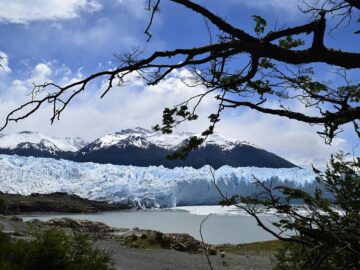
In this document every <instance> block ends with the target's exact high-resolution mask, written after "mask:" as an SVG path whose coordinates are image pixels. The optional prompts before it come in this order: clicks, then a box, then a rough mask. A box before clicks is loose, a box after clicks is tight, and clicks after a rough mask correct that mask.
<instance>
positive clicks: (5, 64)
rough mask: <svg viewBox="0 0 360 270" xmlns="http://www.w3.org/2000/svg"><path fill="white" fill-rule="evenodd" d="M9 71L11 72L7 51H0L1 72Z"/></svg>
mask: <svg viewBox="0 0 360 270" xmlns="http://www.w3.org/2000/svg"><path fill="white" fill-rule="evenodd" d="M9 72H11V69H10V67H9V58H8V56H7V54H6V53H4V52H1V51H0V74H1V73H9Z"/></svg>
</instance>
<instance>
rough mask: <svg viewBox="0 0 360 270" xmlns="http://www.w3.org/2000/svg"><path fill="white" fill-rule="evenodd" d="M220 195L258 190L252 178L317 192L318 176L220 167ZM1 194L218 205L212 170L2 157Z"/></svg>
mask: <svg viewBox="0 0 360 270" xmlns="http://www.w3.org/2000/svg"><path fill="white" fill-rule="evenodd" d="M214 174H215V181H216V184H217V186H218V188H220V190H221V191H222V192H223V193H224V194H227V196H229V197H231V196H232V195H235V194H237V195H243V196H246V195H250V194H253V193H254V192H256V191H258V190H257V189H256V185H254V184H253V180H254V176H255V177H256V178H258V179H261V180H263V181H272V183H273V186H275V185H276V184H278V183H281V184H283V185H288V186H293V187H298V188H302V189H304V190H307V191H311V190H314V187H315V186H314V185H316V181H314V179H315V175H314V173H313V172H312V171H311V170H310V171H309V170H305V169H300V168H287V169H284V168H282V169H271V168H256V167H243V168H233V167H230V166H222V167H221V168H219V169H217V170H215V172H214ZM0 191H1V192H5V193H15V194H22V195H29V194H31V193H52V192H66V193H69V194H76V195H78V196H80V197H83V198H88V199H92V200H105V201H108V202H122V203H127V202H130V203H132V204H133V205H134V206H135V207H154V206H162V207H173V206H181V205H183V206H184V205H212V204H218V203H219V200H220V194H219V192H218V190H217V189H216V187H215V185H214V182H213V178H212V175H211V172H210V168H209V166H204V167H202V168H200V169H194V168H191V167H185V168H174V169H169V168H165V167H163V166H160V167H155V166H150V167H135V166H120V165H112V164H97V163H91V162H86V163H78V162H72V161H67V160H55V159H51V158H34V157H19V156H10V155H0Z"/></svg>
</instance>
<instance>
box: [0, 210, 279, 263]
mask: <svg viewBox="0 0 360 270" xmlns="http://www.w3.org/2000/svg"><path fill="white" fill-rule="evenodd" d="M53 228H55V229H61V230H63V231H65V232H66V233H70V234H83V235H86V236H88V237H89V239H91V241H92V242H93V245H94V246H95V247H97V248H99V249H103V250H107V251H109V252H110V253H111V254H112V257H113V259H114V262H115V266H116V269H119V270H122V269H127V270H140V269H148V270H152V269H154V270H155V269H156V270H158V269H184V270H185V269H186V270H191V269H193V270H205V269H209V265H208V264H207V261H206V256H205V254H204V248H205V249H206V250H207V253H208V254H209V257H210V260H211V263H212V265H213V266H214V267H215V269H220V270H222V269H231V270H240V269H242V270H243V269H259V270H270V269H272V266H273V265H274V263H275V261H274V254H275V250H276V249H277V248H279V247H280V246H281V243H280V242H279V241H265V242H255V243H251V244H239V245H230V244H226V245H210V244H203V243H202V242H201V241H198V240H196V239H194V238H193V237H191V236H190V235H188V234H180V233H161V232H157V231H154V230H142V229H139V228H132V229H127V228H114V227H110V226H108V225H106V224H104V223H102V222H93V221H87V220H74V219H71V218H56V219H52V220H49V221H40V220H32V221H27V222H24V221H23V220H22V219H21V218H19V217H17V216H11V215H6V216H4V215H3V216H0V230H1V231H3V232H5V233H7V234H9V235H11V236H12V237H14V238H17V239H28V238H29V237H32V236H31V235H32V233H33V232H34V231H36V232H39V231H45V230H48V229H53Z"/></svg>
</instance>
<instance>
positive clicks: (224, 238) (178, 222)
mask: <svg viewBox="0 0 360 270" xmlns="http://www.w3.org/2000/svg"><path fill="white" fill-rule="evenodd" d="M207 215H210V217H209V218H208V219H207V220H206V222H205V223H204V225H203V228H202V233H203V236H204V241H205V242H206V243H211V244H223V243H231V244H239V243H250V242H258V241H266V240H273V239H274V237H273V236H272V235H271V234H270V233H268V232H266V231H264V230H263V229H261V228H260V227H259V226H257V224H256V221H255V220H254V218H253V217H251V216H248V215H246V213H244V212H243V211H241V210H239V209H237V208H235V207H228V208H222V207H221V206H188V207H176V208H169V209H161V210H160V209H155V210H129V211H115V212H102V213H95V214H40V215H29V216H23V218H24V220H29V219H35V218H36V219H40V220H49V219H52V218H60V217H70V218H73V219H86V220H91V221H101V222H104V223H105V224H107V225H109V226H113V227H118V228H134V227H138V228H141V229H152V230H158V231H161V232H164V233H188V234H190V235H192V236H193V237H195V238H196V239H199V240H200V239H201V237H200V233H199V229H200V223H201V221H202V220H203V219H204V218H206V217H207ZM260 218H261V220H262V221H263V222H265V223H266V224H268V225H269V222H270V221H271V220H274V217H273V216H272V215H271V214H266V215H265V214H264V215H261V216H260ZM270 226H271V225H270Z"/></svg>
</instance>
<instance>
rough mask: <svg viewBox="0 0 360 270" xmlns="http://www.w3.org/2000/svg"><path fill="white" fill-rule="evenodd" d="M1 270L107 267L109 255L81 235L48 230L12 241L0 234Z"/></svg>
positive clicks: (110, 265)
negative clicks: (33, 236) (31, 238)
mask: <svg viewBox="0 0 360 270" xmlns="http://www.w3.org/2000/svg"><path fill="white" fill-rule="evenodd" d="M0 269H2V270H10V269H11V270H14V269H16V270H41V269H44V270H45V269H46V270H60V269H61V270H82V269H84V270H85V269H86V270H110V269H114V268H113V262H112V259H111V257H110V256H109V255H108V254H107V253H105V252H103V251H100V250H97V249H95V248H93V246H92V244H91V242H90V241H89V240H88V239H87V238H86V237H85V236H79V235H77V236H69V235H67V234H65V233H64V232H63V231H59V230H54V229H52V230H48V231H45V232H43V233H39V234H37V235H35V239H34V240H31V241H26V240H14V239H11V238H10V237H9V236H7V235H6V234H4V233H0Z"/></svg>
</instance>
